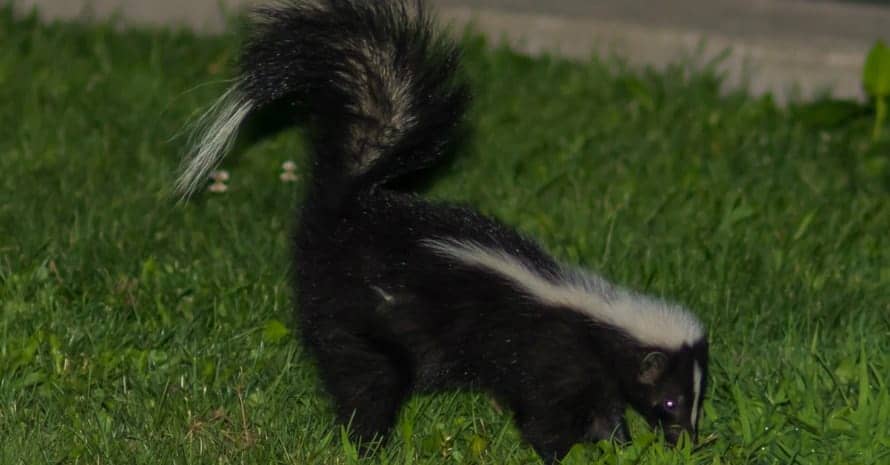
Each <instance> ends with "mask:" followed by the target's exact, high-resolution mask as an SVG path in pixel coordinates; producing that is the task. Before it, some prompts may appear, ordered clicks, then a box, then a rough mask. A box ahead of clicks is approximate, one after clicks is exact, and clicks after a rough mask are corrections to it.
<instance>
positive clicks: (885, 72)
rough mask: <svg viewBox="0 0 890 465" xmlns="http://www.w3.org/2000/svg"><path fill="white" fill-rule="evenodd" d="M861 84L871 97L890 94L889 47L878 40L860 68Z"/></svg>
mask: <svg viewBox="0 0 890 465" xmlns="http://www.w3.org/2000/svg"><path fill="white" fill-rule="evenodd" d="M862 85H863V86H864V87H865V91H866V92H868V93H869V94H870V95H871V96H872V97H876V98H880V97H888V96H890V47H887V45H885V44H884V42H882V41H878V42H876V43H875V45H874V46H873V47H872V48H871V51H870V52H868V57H866V59H865V67H864V68H863V69H862Z"/></svg>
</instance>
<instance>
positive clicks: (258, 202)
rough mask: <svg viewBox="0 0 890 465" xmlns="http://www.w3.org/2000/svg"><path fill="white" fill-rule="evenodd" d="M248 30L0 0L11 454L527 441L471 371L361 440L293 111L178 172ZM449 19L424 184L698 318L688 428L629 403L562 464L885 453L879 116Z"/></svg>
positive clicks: (499, 448) (888, 186)
mask: <svg viewBox="0 0 890 465" xmlns="http://www.w3.org/2000/svg"><path fill="white" fill-rule="evenodd" d="M236 43H237V41H236V40H235V39H234V38H232V37H226V38H216V39H214V38H197V37H194V36H193V35H191V34H189V33H184V32H170V31H163V30H136V31H130V32H126V33H119V32H115V31H114V30H113V29H112V28H110V27H108V26H90V27H84V26H77V25H52V26H41V25H38V24H37V23H36V22H35V21H33V20H22V21H16V20H13V19H12V15H11V14H10V13H9V11H8V9H7V10H2V9H0V44H2V46H0V102H2V107H0V108H2V109H0V463H2V464H26V463H27V464H30V463H66V464H68V463H70V464H81V463H82V464H96V463H98V464H105V463H108V464H113V463H159V464H160V463H163V464H174V463H176V464H185V463H206V464H227V463H231V464H235V463H238V464H272V463H288V464H291V463H292V464H315V463H343V464H351V463H356V462H360V463H387V464H390V463H391V464H396V463H428V464H439V463H485V464H518V463H534V462H535V460H536V458H535V456H534V454H533V452H532V451H531V450H530V449H529V448H528V447H526V446H524V445H522V444H521V443H520V441H519V439H518V434H517V432H516V430H515V429H514V428H513V426H512V425H511V422H510V416H509V413H508V412H500V411H498V410H497V409H496V408H495V407H494V406H493V405H492V404H491V403H490V402H489V400H488V399H487V398H486V397H485V396H483V395H479V394H466V393H465V394H452V395H440V396H429V397H421V398H417V399H415V400H414V401H413V402H412V403H411V404H410V405H409V407H408V408H407V409H406V410H405V412H404V414H403V416H402V419H401V421H400V423H399V426H398V428H397V431H396V433H395V434H394V436H393V440H392V441H391V442H390V443H389V444H388V445H387V446H386V447H385V448H383V449H382V450H380V452H379V453H378V454H377V455H376V456H375V457H374V458H372V459H357V458H356V455H355V449H354V448H353V447H352V446H351V445H350V444H349V443H348V442H347V441H344V440H343V436H342V434H341V431H340V430H339V429H338V428H337V427H335V426H334V425H333V421H332V420H333V416H332V413H331V408H330V404H329V403H328V400H327V399H326V398H325V396H324V395H323V393H322V392H321V391H320V389H319V386H318V382H317V377H316V373H315V370H314V368H313V367H312V364H311V362H310V360H309V359H308V357H307V356H306V354H305V353H304V351H303V350H302V349H301V348H300V346H299V344H298V343H297V342H296V341H295V339H294V338H293V337H292V334H291V332H292V331H291V330H290V329H289V328H291V327H292V322H293V318H292V316H291V304H290V298H289V289H288V284H287V282H288V280H287V277H286V276H287V273H288V268H289V266H290V264H289V263H288V253H287V237H288V234H289V228H290V225H291V216H292V212H293V210H294V205H295V204H296V202H298V199H299V191H300V185H299V183H296V184H283V183H281V182H279V181H278V174H279V165H280V164H281V162H283V161H284V160H286V159H288V158H293V159H295V160H296V161H297V163H298V164H301V165H302V163H304V155H305V152H304V148H303V146H302V145H301V142H300V141H301V139H300V134H299V132H298V131H287V132H282V133H279V134H276V135H274V136H269V137H265V138H261V139H259V140H256V141H251V142H250V143H245V144H242V147H241V148H240V149H239V150H238V151H237V153H236V154H235V155H234V156H233V157H231V158H230V159H228V160H227V161H226V163H225V167H226V168H227V169H228V170H229V171H230V172H231V175H232V178H231V181H230V186H231V190H230V191H229V192H228V193H226V194H222V195H211V194H206V195H201V196H198V197H197V198H195V199H194V200H193V201H191V202H190V203H187V204H184V205H183V204H177V203H176V202H175V200H174V199H173V198H172V197H171V194H170V187H171V185H172V183H173V181H174V178H175V176H176V169H177V166H178V160H179V158H180V156H181V154H182V153H183V152H184V151H185V140H184V139H183V138H181V137H180V138H174V139H172V140H171V136H173V135H174V134H176V133H177V132H179V131H180V129H181V128H182V126H183V124H184V123H185V122H186V121H187V120H188V119H189V118H190V117H192V116H194V115H195V114H196V113H198V112H200V111H201V109H202V108H204V107H206V105H207V104H209V103H210V102H211V101H212V100H213V99H214V98H215V97H216V96H217V95H219V93H220V92H221V91H222V90H223V89H224V87H225V84H224V83H221V82H220V81H221V80H223V79H225V78H226V77H228V76H229V72H230V66H229V63H230V62H231V60H232V59H233V57H234V54H235V52H236V48H235V46H236ZM465 45H466V47H467V53H466V60H465V61H466V74H467V77H468V79H469V80H470V82H471V84H472V87H473V89H474V92H475V94H476V99H475V104H474V106H473V109H472V114H471V118H470V120H469V124H468V126H469V127H470V129H471V132H470V135H469V136H468V137H467V140H466V141H465V143H464V144H463V146H462V148H461V150H460V153H459V154H458V158H457V160H456V161H455V162H454V163H453V164H451V165H450V166H449V167H448V168H446V169H445V170H443V172H442V174H441V176H439V177H438V178H437V179H436V180H435V182H434V183H433V184H432V185H431V186H430V187H429V190H428V195H430V196H433V197H437V198H443V199H454V200H461V201H467V202H471V203H473V204H475V205H478V206H479V207H480V208H481V209H482V210H483V211H485V212H488V213H491V214H495V215H497V216H499V217H500V218H502V219H504V220H505V221H506V222H508V223H511V224H515V225H517V226H518V227H519V228H521V229H522V230H523V231H526V232H528V233H530V234H533V235H534V236H536V237H538V238H540V240H541V241H542V242H543V243H544V244H545V245H546V246H547V247H548V248H549V249H551V250H552V251H553V252H554V253H555V254H556V255H557V256H559V257H561V258H564V259H565V260H568V261H570V262H573V263H578V264H582V265H585V266H588V267H591V268H593V269H596V270H599V271H601V272H602V273H604V274H606V275H607V276H610V277H611V278H613V279H614V280H616V281H619V282H621V283H624V284H627V285H629V286H631V287H634V288H637V289H641V290H644V291H647V292H652V293H656V294H663V295H667V296H670V297H672V298H674V299H676V300H679V301H681V302H684V303H686V304H688V306H690V307H691V308H693V309H695V310H696V311H697V313H698V314H699V315H700V316H701V317H702V319H703V320H704V321H705V322H706V324H707V326H708V327H709V328H710V333H711V339H712V357H713V361H712V366H713V369H712V379H711V386H710V388H709V392H708V395H709V398H708V401H707V402H706V403H705V406H704V408H705V415H704V419H703V422H702V436H703V437H704V438H706V439H707V441H706V443H705V445H704V446H702V447H700V448H698V449H696V450H695V451H693V450H692V449H691V448H690V447H681V448H679V449H676V450H672V449H666V448H665V447H663V445H662V444H661V440H660V439H658V438H657V437H656V436H654V435H653V434H652V433H651V432H649V430H648V429H647V428H646V427H645V426H644V425H643V424H642V423H641V421H640V420H639V419H638V418H636V417H632V430H633V432H634V434H635V438H636V441H635V443H634V444H633V445H631V446H629V447H626V448H616V447H615V446H613V445H611V444H608V443H601V444H594V445H586V446H582V447H578V448H576V449H575V450H573V452H572V454H570V456H569V458H568V459H567V462H568V463H573V464H581V463H603V464H605V463H609V464H613V463H624V464H681V463H696V464H748V463H752V464H755V463H756V464H760V463H764V464H772V463H776V464H802V465H806V464H813V465H817V464H829V463H838V464H840V463H843V464H876V465H878V464H887V463H890V377H888V373H890V234H888V232H890V160H888V158H890V144H888V142H887V141H886V140H884V141H883V142H881V141H879V142H877V143H872V142H871V141H870V140H869V135H870V132H871V128H870V120H869V118H867V117H851V118H850V119H844V120H843V121H831V124H825V123H824V121H823V120H821V119H820V118H819V117H818V111H819V108H816V107H811V106H794V107H792V108H791V109H785V108H781V107H777V106H776V105H775V104H774V103H773V102H772V101H771V100H770V99H769V98H753V97H749V96H746V95H744V94H743V93H733V94H729V95H721V93H720V91H719V89H720V82H719V79H717V78H716V77H715V76H714V75H713V73H711V72H709V71H708V70H707V69H705V70H699V71H691V70H690V67H688V66H676V67H673V68H671V69H668V70H666V71H663V72H658V73H655V72H648V71H634V70H629V69H628V68H627V67H625V66H623V65H622V64H621V63H620V62H619V61H617V60H613V61H608V62H603V61H590V62H587V63H581V64H578V63H570V62H566V61H562V60H558V59H555V58H541V59H530V58H527V57H523V56H519V55H516V54H514V53H512V52H510V51H508V50H503V49H492V48H490V47H487V46H485V45H484V44H482V43H481V41H480V40H478V39H473V38H470V39H467V40H466V41H465ZM863 53H864V51H863ZM205 83H206V85H205ZM865 111H867V109H866V110H865ZM814 115H815V116H814ZM820 121H822V123H820Z"/></svg>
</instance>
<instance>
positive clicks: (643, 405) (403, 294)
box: [178, 0, 708, 461]
mask: <svg viewBox="0 0 890 465" xmlns="http://www.w3.org/2000/svg"><path fill="white" fill-rule="evenodd" d="M256 15H257V17H256V21H255V22H254V30H253V34H252V35H251V37H250V38H249V39H248V41H247V42H246V44H245V46H244V48H243V52H242V54H241V56H240V67H241V73H240V76H239V77H238V78H237V80H236V81H235V83H234V85H233V86H232V87H231V89H230V90H229V91H228V92H227V93H226V94H225V95H223V96H222V97H221V99H220V100H219V101H218V103H217V104H216V105H215V106H214V108H212V109H211V110H210V113H209V114H208V117H207V118H206V120H207V124H206V125H205V131H204V132H203V133H202V134H201V137H200V138H199V140H198V143H197V145H196V147H195V148H194V150H193V152H192V153H191V156H190V157H189V158H188V159H187V161H186V165H185V167H184V170H183V173H182V175H181V177H180V179H179V184H178V186H179V189H180V191H181V192H182V193H183V194H184V195H186V196H187V195H189V194H191V193H192V192H194V191H195V190H196V188H197V187H198V186H199V185H200V184H201V183H202V182H203V181H204V180H205V179H206V177H207V173H208V171H209V170H210V169H212V168H213V167H214V166H215V165H216V164H217V163H218V161H219V160H220V159H221V158H222V156H223V155H224V154H225V152H226V151H227V150H228V148H229V147H230V146H231V144H232V140H233V138H234V136H235V133H236V130H237V128H238V127H239V126H240V125H241V123H242V122H243V121H244V120H245V119H246V118H247V117H248V116H249V115H250V114H253V113H254V112H256V111H257V110H259V109H262V108H267V107H269V105H270V104H272V103H280V102H285V103H286V104H289V105H290V108H291V110H292V112H293V115H294V117H295V118H296V117H297V116H299V117H300V119H299V120H300V121H304V122H306V124H307V125H308V128H309V131H308V133H309V134H310V136H309V138H310V144H311V149H312V155H311V176H310V177H309V179H308V182H307V184H308V185H307V187H306V193H305V200H304V201H303V203H302V205H301V206H300V209H299V212H298V215H297V222H298V226H297V229H296V233H295V235H294V263H295V271H294V273H293V274H294V287H295V295H296V305H295V308H296V319H297V321H298V325H299V328H300V334H301V339H302V342H303V344H304V345H305V347H306V348H307V349H308V351H309V352H310V353H311V354H312V356H313V357H314V359H315V362H316V363H317V366H318V369H319V373H320V376H321V378H322V381H323V384H324V386H325V388H326V391H327V392H328V393H329V394H330V395H331V397H332V398H333V401H334V406H335V411H336V415H337V418H338V420H339V421H340V422H342V423H343V424H349V425H350V428H351V434H353V438H354V439H356V440H358V441H361V442H363V443H366V444H367V443H368V441H372V440H374V439H375V438H383V437H385V435H386V433H387V432H388V431H389V430H390V429H391V428H392V427H393V424H394V422H395V421H396V418H397V415H398V413H399V410H400V408H401V406H402V405H403V404H404V402H405V401H406V399H407V398H408V397H409V396H411V394H412V393H418V392H432V391H442V390H452V389H473V390H482V391H484V392H487V393H489V394H491V395H492V396H494V397H495V398H496V399H497V400H498V402H500V403H501V404H502V405H504V406H506V407H508V408H509V409H510V410H511V411H512V413H513V415H514V419H515V423H516V425H517V427H518V428H519V430H520V432H521V434H522V437H523V438H524V440H525V441H527V442H528V443H530V444H531V445H532V446H533V447H534V449H535V450H536V451H537V452H538V454H539V455H540V456H541V457H542V458H544V459H545V460H547V461H555V460H558V459H560V458H561V457H563V456H564V455H565V454H566V453H567V452H568V450H569V449H570V448H571V447H572V445H573V444H575V443H578V442H582V441H597V440H601V439H609V438H614V439H615V440H617V441H622V442H624V441H628V440H629V436H628V430H627V426H626V424H625V421H624V412H625V409H626V407H627V406H630V407H632V408H634V409H635V410H637V411H638V412H640V413H641V414H642V415H643V416H644V417H645V418H646V419H647V420H648V421H649V422H650V423H651V424H652V425H653V426H659V425H660V426H661V427H662V428H663V430H664V435H665V437H666V439H667V440H668V441H669V442H671V443H674V442H676V441H677V440H678V438H679V437H680V434H681V433H682V432H684V431H685V432H687V433H688V434H690V435H691V436H693V437H694V436H695V433H696V429H697V428H696V426H697V420H698V418H699V415H700V410H701V408H700V407H701V403H702V396H703V394H704V391H705V380H706V377H707V370H708V342H707V339H706V334H705V330H704V328H703V326H702V324H701V323H700V322H699V320H697V319H696V317H695V316H693V315H692V314H691V313H689V312H688V311H686V310H685V309H683V308H681V307H680V306H677V305H674V304H671V303H668V302H664V301H661V300H658V299H655V298H651V297H646V296H643V295H640V294H636V293H634V292H632V291H629V290H626V289H623V288H621V287H618V286H616V285H614V284H612V283H610V282H609V281H607V280H605V279H603V278H602V277H600V276H597V275H595V274H591V273H587V272H584V271H581V270H578V269H575V268H572V267H568V266H565V265H561V264H559V263H557V262H556V261H555V260H554V259H553V258H551V257H550V256H549V255H548V254H547V253H546V252H545V251H544V250H543V249H542V248H541V247H540V246H539V245H537V244H536V243H535V242H533V241H532V240H530V239H528V238H526V237H525V236H523V235H522V234H520V233H518V232H516V231H515V230H514V229H512V228H510V227H508V226H505V225H503V224H501V223H500V222H498V221H496V220H494V219H491V218H488V217H485V216H482V215H480V214H479V213H477V212H475V211H474V210H472V209H469V208H466V207H462V206H457V205H449V204H440V203H432V202H428V201H426V200H424V199H422V198H419V197H418V196H416V195H415V194H412V193H406V192H404V191H405V190H407V189H405V186H404V184H398V186H397V185H396V184H397V182H399V181H403V180H405V179H406V178H408V177H409V175H413V174H416V173H418V172H419V171H421V170H423V169H425V168H428V167H430V166H431V165H433V164H435V163H436V162H439V161H440V160H441V159H442V158H443V157H444V155H445V153H446V152H447V151H448V150H447V149H448V146H449V144H451V143H452V142H454V139H456V138H457V129H458V126H459V124H460V123H461V120H462V117H463V115H464V111H465V109H466V107H467V105H468V96H467V95H468V93H467V90H466V87H465V85H464V84H462V83H461V82H459V81H458V79H457V78H456V73H457V68H458V61H459V53H458V50H457V49H456V47H455V45H454V44H453V43H452V42H450V41H449V40H448V39H446V38H445V37H444V35H443V34H442V33H441V32H438V31H437V30H436V29H435V27H434V25H433V24H432V21H431V20H430V18H429V16H428V15H427V13H426V12H425V10H424V8H423V6H422V5H420V4H419V3H416V4H415V3H408V2H407V1H405V0H386V1H364V0H314V1H291V2H287V3H285V4H284V5H278V6H274V7H266V8H260V9H259V10H257V11H256Z"/></svg>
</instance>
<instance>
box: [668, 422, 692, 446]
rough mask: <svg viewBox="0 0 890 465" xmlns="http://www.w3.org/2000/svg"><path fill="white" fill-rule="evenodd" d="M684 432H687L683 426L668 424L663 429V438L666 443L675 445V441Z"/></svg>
mask: <svg viewBox="0 0 890 465" xmlns="http://www.w3.org/2000/svg"><path fill="white" fill-rule="evenodd" d="M684 432H687V431H686V429H685V428H683V426H681V425H670V426H668V427H667V428H665V429H664V440H665V441H667V443H668V444H670V445H672V446H675V445H677V441H679V440H680V436H681V435H682V434H683V433H684ZM690 436H691V435H690Z"/></svg>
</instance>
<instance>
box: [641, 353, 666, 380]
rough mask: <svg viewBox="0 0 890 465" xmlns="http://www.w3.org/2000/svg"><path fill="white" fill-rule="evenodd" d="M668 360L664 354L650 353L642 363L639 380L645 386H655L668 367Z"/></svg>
mask: <svg viewBox="0 0 890 465" xmlns="http://www.w3.org/2000/svg"><path fill="white" fill-rule="evenodd" d="M667 359H668V358H667V355H665V353H664V352H649V353H648V354H646V356H645V357H643V361H642V362H640V374H639V376H638V378H637V379H639V381H640V382H641V383H643V384H655V381H656V380H657V379H658V378H659V377H661V374H662V373H664V370H665V368H666V367H667Z"/></svg>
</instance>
